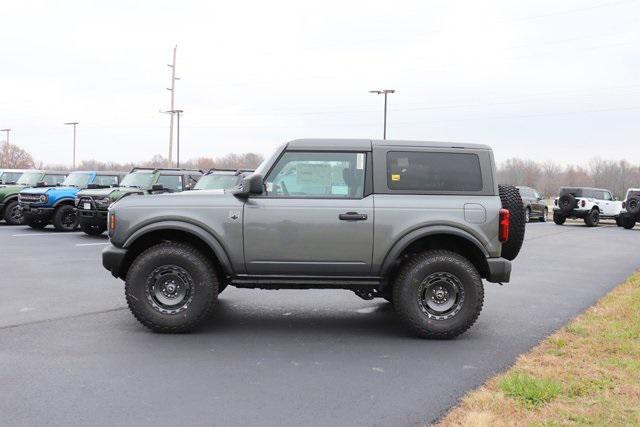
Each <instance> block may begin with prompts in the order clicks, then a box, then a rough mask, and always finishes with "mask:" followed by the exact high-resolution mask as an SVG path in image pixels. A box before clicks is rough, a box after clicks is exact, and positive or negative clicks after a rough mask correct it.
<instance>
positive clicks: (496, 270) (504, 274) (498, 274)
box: [486, 258, 511, 283]
mask: <svg viewBox="0 0 640 427" xmlns="http://www.w3.org/2000/svg"><path fill="white" fill-rule="evenodd" d="M487 266H488V267H489V274H488V275H487V277H486V279H487V282H492V283H507V282H509V279H511V261H509V260H506V259H504V258H487Z"/></svg>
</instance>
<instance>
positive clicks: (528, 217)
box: [524, 208, 531, 222]
mask: <svg viewBox="0 0 640 427" xmlns="http://www.w3.org/2000/svg"><path fill="white" fill-rule="evenodd" d="M524 222H531V209H529V208H526V209H525V210H524Z"/></svg>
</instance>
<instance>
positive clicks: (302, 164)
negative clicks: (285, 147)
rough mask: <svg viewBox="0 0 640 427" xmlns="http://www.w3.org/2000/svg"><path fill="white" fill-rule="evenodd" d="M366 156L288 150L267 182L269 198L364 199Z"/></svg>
mask: <svg viewBox="0 0 640 427" xmlns="http://www.w3.org/2000/svg"><path fill="white" fill-rule="evenodd" d="M364 168H365V154H364V153H338V152H302V151H299V152H297V151H288V152H285V153H284V155H283V156H282V157H281V158H280V160H278V163H277V164H276V165H275V167H274V168H273V169H272V170H271V172H270V173H269V176H268V177H267V179H266V180H265V184H266V187H267V193H266V195H267V196H268V197H314V198H315V197H320V198H323V197H324V198H351V199H356V198H361V197H362V195H363V193H364Z"/></svg>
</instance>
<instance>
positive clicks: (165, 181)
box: [157, 175, 182, 191]
mask: <svg viewBox="0 0 640 427" xmlns="http://www.w3.org/2000/svg"><path fill="white" fill-rule="evenodd" d="M157 183H158V184H162V186H163V187H164V188H166V189H167V190H171V191H182V175H160V177H159V178H158V182H157Z"/></svg>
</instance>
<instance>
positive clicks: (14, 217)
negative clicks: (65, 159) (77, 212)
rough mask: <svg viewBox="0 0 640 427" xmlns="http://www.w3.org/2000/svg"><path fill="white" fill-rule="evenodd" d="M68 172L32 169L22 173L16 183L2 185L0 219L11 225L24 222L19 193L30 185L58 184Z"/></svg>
mask: <svg viewBox="0 0 640 427" xmlns="http://www.w3.org/2000/svg"><path fill="white" fill-rule="evenodd" d="M67 174H68V173H67V172H62V171H41V170H31V171H24V172H22V173H21V175H20V177H19V178H18V180H17V181H16V182H15V184H7V185H1V186H0V220H3V219H4V220H5V221H6V222H7V224H10V225H20V224H22V223H23V217H22V211H21V210H20V209H18V193H20V191H22V190H24V189H25V188H29V187H36V186H38V185H40V186H43V187H50V186H56V185H58V184H60V183H62V181H64V179H65V178H66V177H67Z"/></svg>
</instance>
